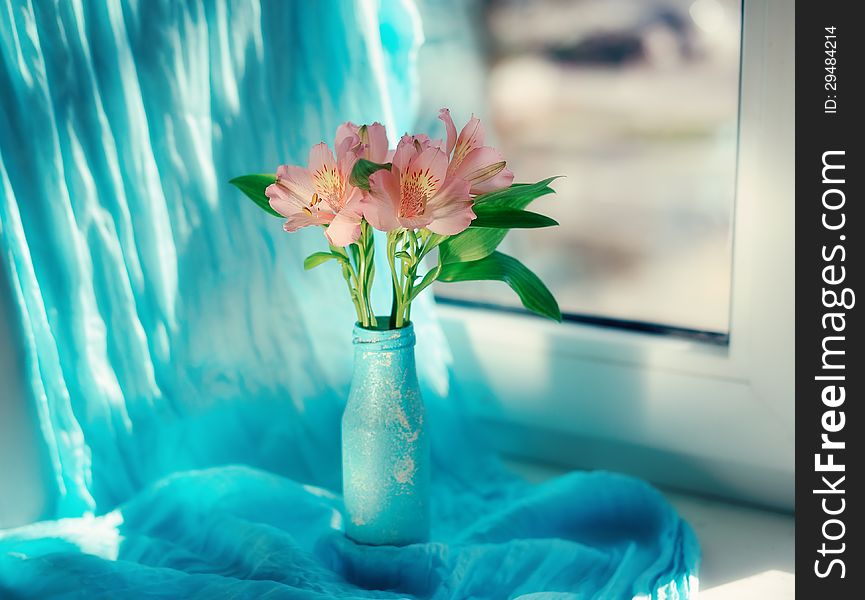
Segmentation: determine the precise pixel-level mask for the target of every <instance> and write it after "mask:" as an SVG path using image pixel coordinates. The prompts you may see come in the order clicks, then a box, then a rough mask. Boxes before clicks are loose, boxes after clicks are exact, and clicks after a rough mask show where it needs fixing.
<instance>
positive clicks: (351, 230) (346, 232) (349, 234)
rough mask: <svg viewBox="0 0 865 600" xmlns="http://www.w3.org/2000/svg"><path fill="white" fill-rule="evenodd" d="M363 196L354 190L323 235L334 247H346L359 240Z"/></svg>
mask: <svg viewBox="0 0 865 600" xmlns="http://www.w3.org/2000/svg"><path fill="white" fill-rule="evenodd" d="M362 198H363V194H362V193H361V191H360V190H358V189H357V188H354V191H353V192H352V194H351V196H350V197H349V199H348V201H347V202H346V204H345V206H344V207H343V209H342V210H341V211H339V213H337V215H336V216H335V217H334V219H333V221H331V223H330V225H329V226H328V228H327V230H326V231H325V235H326V236H327V239H328V241H329V242H330V243H331V244H333V245H334V246H343V247H344V246H348V245H349V244H353V243H354V242H356V241H357V240H358V239H360V221H361V219H362V218H363V206H362V204H361V200H362Z"/></svg>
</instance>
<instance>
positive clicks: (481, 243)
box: [439, 177, 556, 263]
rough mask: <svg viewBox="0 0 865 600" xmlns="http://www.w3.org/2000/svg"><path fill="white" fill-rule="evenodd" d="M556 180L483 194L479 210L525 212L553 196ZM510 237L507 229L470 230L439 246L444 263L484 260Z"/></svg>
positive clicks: (478, 203)
mask: <svg viewBox="0 0 865 600" xmlns="http://www.w3.org/2000/svg"><path fill="white" fill-rule="evenodd" d="M554 179H556V178H555V177H550V178H549V179H544V180H543V181H539V182H537V183H515V184H513V185H512V186H511V187H509V188H505V189H503V190H499V191H497V192H490V193H489V194H483V195H481V196H478V197H477V198H475V206H474V208H475V210H476V211H477V210H484V209H482V208H481V207H482V206H496V207H504V208H514V209H518V210H523V209H525V207H526V206H528V205H529V204H530V203H531V202H532V201H533V200H536V199H537V198H540V197H541V196H545V195H547V194H552V193H553V192H554V191H555V190H553V188H551V187H550V186H549V184H550V182H552V181H553V180H554ZM507 234H508V230H507V229H488V228H482V227H470V228H469V229H466V230H465V231H463V232H462V233H459V234H457V235H455V236H452V237H449V238H448V239H446V240H445V241H444V242H442V243H441V245H440V246H439V253H440V256H441V260H442V262H444V263H452V262H453V263H456V262H466V261H473V260H480V259H482V258H484V257H485V256H489V254H490V253H491V252H492V251H493V250H495V249H496V248H498V246H499V244H501V243H502V240H503V239H505V236H506V235H507Z"/></svg>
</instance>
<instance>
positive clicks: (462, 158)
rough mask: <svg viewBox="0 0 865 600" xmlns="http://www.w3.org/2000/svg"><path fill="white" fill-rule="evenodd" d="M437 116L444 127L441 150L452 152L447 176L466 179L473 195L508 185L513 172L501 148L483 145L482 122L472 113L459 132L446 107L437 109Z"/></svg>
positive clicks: (510, 182) (512, 178) (511, 180)
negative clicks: (442, 148) (506, 163)
mask: <svg viewBox="0 0 865 600" xmlns="http://www.w3.org/2000/svg"><path fill="white" fill-rule="evenodd" d="M439 119H440V120H441V121H442V122H443V123H444V124H445V129H446V130H447V145H446V147H445V150H446V151H447V153H448V155H450V154H451V152H453V156H452V157H451V160H450V166H449V167H448V176H450V177H459V178H461V179H465V180H466V181H468V182H469V183H470V184H471V193H472V194H473V195H477V194H485V193H487V192H494V191H496V190H500V189H503V188H506V187H510V185H511V184H512V183H513V181H514V174H513V172H512V171H511V170H510V169H508V168H507V167H506V165H505V159H504V156H502V153H501V152H499V151H498V150H496V149H495V148H493V147H491V146H484V126H483V125H482V124H481V121H480V119H478V118H477V117H475V116H474V115H472V118H471V119H469V122H468V123H466V126H465V127H463V128H462V131H460V134H459V136H457V128H456V127H455V126H454V121H453V119H452V118H451V113H450V111H449V110H448V109H446V108H443V109H441V110H440V111H439Z"/></svg>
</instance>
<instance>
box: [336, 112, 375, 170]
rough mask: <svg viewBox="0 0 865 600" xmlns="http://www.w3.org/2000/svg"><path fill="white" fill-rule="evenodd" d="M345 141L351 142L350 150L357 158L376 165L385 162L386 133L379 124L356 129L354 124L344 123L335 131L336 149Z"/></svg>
mask: <svg viewBox="0 0 865 600" xmlns="http://www.w3.org/2000/svg"><path fill="white" fill-rule="evenodd" d="M347 139H349V140H351V142H350V145H351V150H352V151H353V152H354V153H355V154H356V155H357V157H358V158H365V159H366V160H371V161H372V162H377V163H383V162H385V161H386V160H387V154H388V152H387V151H388V145H387V132H386V131H385V128H384V125H382V124H381V123H373V124H372V125H363V126H362V127H358V126H357V125H355V124H354V123H351V122H345V123H343V124H342V125H340V126H339V127H338V128H337V130H336V147H337V148H339V147H340V144H341V143H345V140H347Z"/></svg>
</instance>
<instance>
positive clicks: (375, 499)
mask: <svg viewBox="0 0 865 600" xmlns="http://www.w3.org/2000/svg"><path fill="white" fill-rule="evenodd" d="M353 342H354V374H353V376H352V382H351V393H350V394H349V397H348V403H347V404H346V407H345V413H344V414H343V417H342V486H343V497H344V500H345V510H346V517H347V518H346V521H345V523H346V525H345V529H346V534H347V535H348V536H349V537H350V538H352V539H353V540H355V541H356V542H360V543H363V544H377V545H394V546H401V545H405V544H412V543H417V542H424V541H426V540H427V539H428V538H429V478H430V454H429V441H428V439H427V435H426V431H425V429H424V426H425V420H426V419H425V411H424V405H423V399H422V398H421V393H420V388H419V387H418V381H417V373H416V369H415V358H414V345H415V335H414V327H413V326H412V325H411V324H409V325H408V326H406V327H403V328H401V329H393V330H389V331H375V330H370V329H364V328H362V327H360V326H358V325H356V326H355V328H354V339H353Z"/></svg>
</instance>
